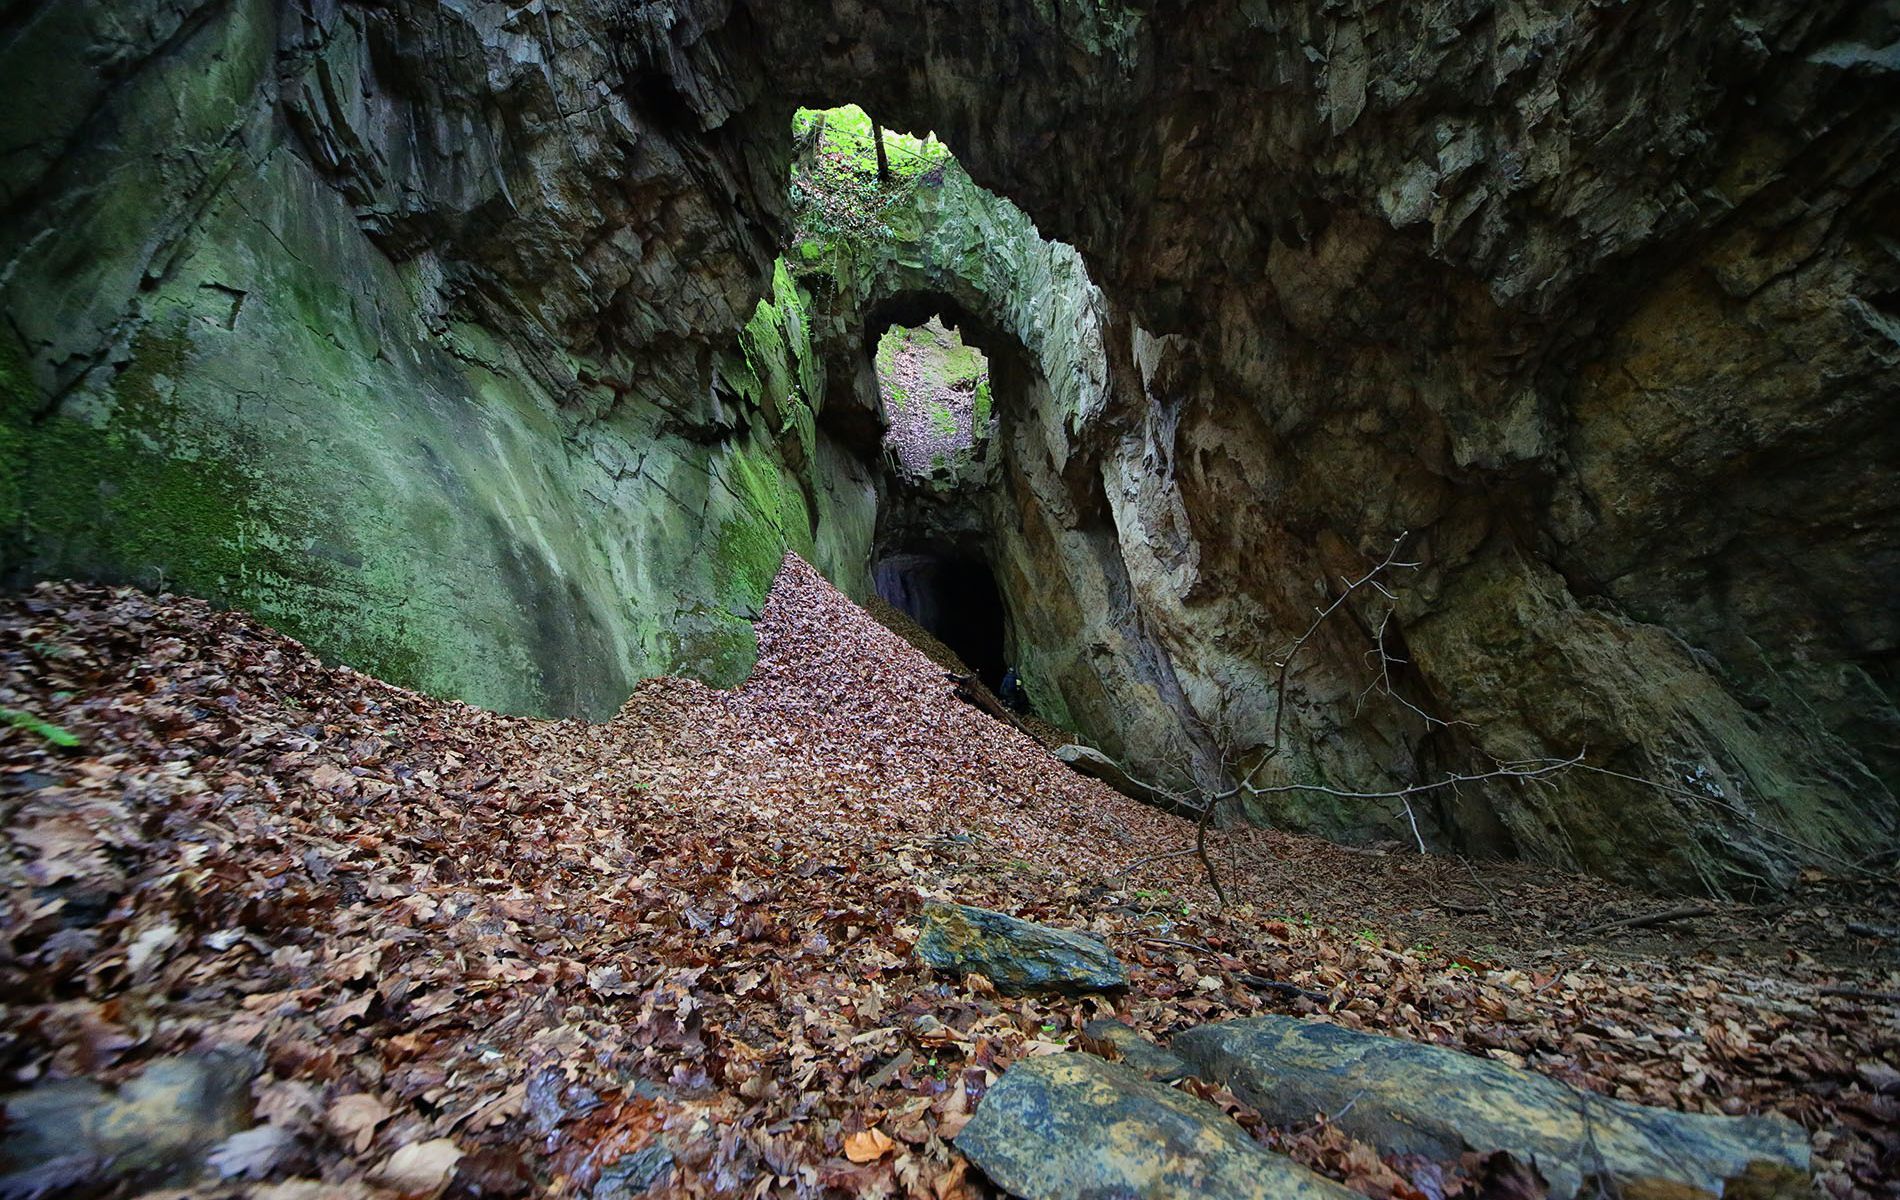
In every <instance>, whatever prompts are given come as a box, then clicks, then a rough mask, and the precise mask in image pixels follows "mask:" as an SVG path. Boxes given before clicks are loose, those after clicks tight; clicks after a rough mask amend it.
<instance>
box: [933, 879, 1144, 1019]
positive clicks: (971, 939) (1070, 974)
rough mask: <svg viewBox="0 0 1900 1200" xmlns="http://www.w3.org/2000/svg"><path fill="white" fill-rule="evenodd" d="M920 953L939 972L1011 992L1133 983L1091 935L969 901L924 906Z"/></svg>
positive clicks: (1101, 988) (1091, 989) (1107, 987)
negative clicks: (968, 977) (984, 980)
mask: <svg viewBox="0 0 1900 1200" xmlns="http://www.w3.org/2000/svg"><path fill="white" fill-rule="evenodd" d="M917 957H919V958H921V959H923V960H924V962H926V963H928V964H930V966H931V967H933V968H934V969H936V970H939V971H950V972H954V973H955V974H958V975H968V974H970V973H972V972H974V973H976V974H979V975H983V976H985V977H986V978H988V979H989V980H990V982H992V983H994V984H995V985H996V989H997V990H998V991H1000V992H1002V993H1004V994H1005V995H1011V996H1019V995H1024V994H1027V993H1031V992H1067V993H1080V992H1099V991H1107V990H1110V989H1113V988H1119V987H1126V986H1127V985H1128V972H1127V971H1126V970H1125V969H1124V968H1123V967H1122V964H1121V960H1119V959H1117V958H1116V957H1115V955H1114V953H1113V952H1112V951H1110V950H1109V948H1108V947H1107V946H1105V945H1103V944H1102V943H1101V942H1099V941H1097V940H1095V939H1094V938H1092V937H1088V936H1086V935H1084V934H1080V933H1073V932H1070V931H1069V930H1066V929H1051V928H1050V927H1049V926H1047V925H1038V924H1036V923H1035V922H1033V921H1025V920H1022V919H1021V918H1018V917H1012V916H1009V915H1008V914H1006V913H999V912H993V911H991V910H990V909H987V908H972V907H970V906H969V905H965V904H939V903H935V902H933V903H929V904H926V905H925V906H924V912H923V931H922V933H921V935H920V936H919V937H918V939H917Z"/></svg>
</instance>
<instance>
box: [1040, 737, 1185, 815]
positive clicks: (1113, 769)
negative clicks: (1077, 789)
mask: <svg viewBox="0 0 1900 1200" xmlns="http://www.w3.org/2000/svg"><path fill="white" fill-rule="evenodd" d="M1056 757H1057V758H1059V759H1061V760H1062V761H1063V763H1064V764H1065V765H1067V766H1068V768H1069V769H1070V770H1071V771H1074V772H1075V773H1076V774H1078V775H1087V776H1088V777H1089V778H1090V779H1099V780H1101V781H1102V782H1103V783H1106V784H1107V785H1108V786H1109V787H1112V788H1114V789H1115V790H1116V791H1118V792H1120V793H1121V794H1122V795H1124V796H1126V797H1128V798H1129V799H1130V800H1139V801H1141V802H1142V803H1143V804H1152V805H1154V806H1155V807H1156V808H1168V809H1172V808H1174V807H1176V806H1175V803H1174V801H1173V800H1172V799H1171V798H1170V797H1169V796H1168V795H1167V794H1166V793H1164V792H1162V791H1160V790H1158V789H1156V788H1152V787H1149V786H1148V785H1147V784H1145V783H1143V782H1141V781H1140V780H1139V779H1136V778H1135V777H1134V776H1132V775H1130V774H1129V773H1128V772H1126V771H1124V770H1122V767H1121V764H1120V763H1118V762H1116V761H1115V760H1114V759H1112V758H1110V757H1109V756H1108V755H1106V754H1103V753H1102V752H1101V751H1100V750H1097V749H1095V748H1094V747H1093V746H1082V745H1078V744H1075V743H1070V744H1069V745H1067V746H1058V747H1056Z"/></svg>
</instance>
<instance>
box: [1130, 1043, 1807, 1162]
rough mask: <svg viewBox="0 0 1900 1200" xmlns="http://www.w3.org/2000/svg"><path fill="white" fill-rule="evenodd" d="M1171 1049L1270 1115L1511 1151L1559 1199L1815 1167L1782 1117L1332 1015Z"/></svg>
mask: <svg viewBox="0 0 1900 1200" xmlns="http://www.w3.org/2000/svg"><path fill="white" fill-rule="evenodd" d="M1168 1048H1169V1049H1170V1050H1172V1051H1173V1052H1174V1053H1176V1054H1178V1055H1180V1056H1181V1057H1182V1058H1184V1059H1186V1060H1187V1061H1188V1062H1190V1063H1192V1064H1193V1065H1194V1067H1195V1068H1196V1073H1197V1074H1199V1075H1200V1076H1201V1077H1202V1078H1204V1079H1209V1080H1213V1081H1215V1082H1218V1083H1223V1084H1226V1085H1227V1086H1228V1087H1230V1088H1232V1089H1233V1090H1234V1094H1235V1095H1237V1096H1239V1097H1241V1098H1242V1099H1243V1100H1245V1101H1247V1103H1249V1104H1251V1105H1253V1106H1254V1107H1255V1108H1257V1109H1259V1110H1260V1112H1261V1115H1262V1116H1264V1117H1266V1119H1267V1120H1268V1121H1271V1122H1273V1123H1275V1124H1281V1125H1295V1124H1299V1123H1301V1122H1304V1121H1309V1120H1311V1119H1312V1117H1313V1115H1314V1114H1315V1113H1326V1114H1329V1115H1330V1119H1331V1120H1332V1121H1333V1122H1334V1123H1335V1124H1337V1125H1338V1126H1339V1128H1340V1129H1342V1130H1344V1131H1345V1132H1347V1133H1349V1134H1351V1135H1352V1136H1353V1137H1356V1138H1359V1139H1360V1140H1362V1141H1366V1142H1369V1143H1371V1144H1372V1145H1374V1146H1376V1147H1378V1148H1379V1150H1380V1151H1381V1152H1382V1153H1387V1154H1422V1155H1425V1156H1426V1157H1428V1158H1436V1159H1449V1158H1455V1157H1457V1156H1458V1155H1459V1154H1461V1153H1463V1152H1464V1151H1466V1150H1477V1151H1481V1152H1489V1151H1493V1150H1506V1151H1509V1152H1510V1153H1511V1154H1512V1155H1513V1156H1515V1157H1516V1158H1518V1159H1519V1160H1521V1161H1525V1162H1531V1163H1534V1164H1535V1166H1536V1167H1537V1169H1538V1171H1539V1172H1540V1173H1542V1174H1543V1176H1544V1178H1545V1179H1546V1180H1548V1181H1549V1183H1550V1186H1551V1195H1552V1196H1555V1197H1559V1198H1560V1200H1566V1198H1568V1197H1570V1196H1572V1195H1575V1194H1576V1192H1577V1190H1578V1187H1579V1186H1580V1185H1581V1183H1582V1182H1583V1180H1584V1179H1586V1178H1589V1177H1593V1176H1594V1177H1598V1178H1601V1179H1603V1180H1604V1181H1605V1182H1606V1184H1608V1183H1614V1182H1616V1181H1630V1180H1663V1181H1669V1182H1673V1183H1677V1184H1684V1185H1687V1186H1689V1187H1692V1188H1698V1189H1700V1190H1702V1191H1703V1192H1707V1193H1710V1194H1712V1195H1718V1196H1719V1195H1721V1194H1723V1186H1722V1185H1723V1181H1724V1180H1727V1179H1730V1178H1733V1177H1736V1176H1739V1175H1741V1174H1742V1173H1743V1172H1744V1171H1745V1170H1747V1168H1748V1167H1749V1166H1750V1164H1752V1163H1757V1162H1765V1163H1768V1164H1771V1165H1775V1166H1783V1167H1788V1168H1793V1169H1795V1170H1800V1171H1805V1170H1806V1169H1807V1165H1808V1137H1807V1133H1806V1132H1805V1131H1804V1130H1802V1129H1801V1127H1800V1126H1798V1125H1796V1124H1794V1123H1793V1122H1792V1121H1789V1120H1787V1119H1786V1118H1783V1117H1777V1116H1764V1117H1712V1116H1704V1115H1702V1114H1700V1113H1679V1112H1671V1111H1668V1110H1666V1109H1659V1108H1648V1107H1644V1106H1642V1105H1638V1104H1631V1103H1629V1102H1627V1101H1623V1100H1615V1099H1612V1098H1610V1097H1607V1096H1599V1095H1596V1094H1594V1093H1590V1092H1585V1091H1582V1090H1579V1089H1577V1088H1573V1087H1569V1086H1567V1085H1565V1084H1562V1083H1558V1082H1557V1081H1556V1080H1554V1079H1550V1078H1548V1077H1547V1076H1543V1075H1538V1074H1536V1073H1534V1072H1531V1071H1524V1070H1519V1069H1517V1068H1515V1067H1510V1066H1506V1065H1505V1064H1503V1063H1500V1062H1495V1061H1493V1060H1491V1059H1485V1058H1477V1057H1474V1056H1472V1055H1469V1054H1461V1053H1459V1052H1457V1051H1455V1050H1450V1049H1447V1048H1445V1047H1442V1046H1427V1045H1422V1044H1420V1043H1418V1042H1410V1041H1406V1040H1404V1039H1401V1038H1390V1037H1379V1036H1376V1035H1373V1034H1365V1033H1355V1032H1353V1031H1352V1030H1349V1029H1342V1028H1340V1027H1339V1026H1337V1025H1330V1024H1326V1023H1325V1022H1321V1021H1302V1020H1296V1019H1294V1018H1291V1017H1250V1018H1245V1019H1242V1020H1236V1021H1223V1022H1220V1023H1217V1024H1213V1025H1202V1026H1199V1027H1197V1028H1194V1029H1189V1030H1186V1031H1184V1032H1182V1033H1179V1034H1176V1035H1175V1037H1174V1038H1173V1039H1172V1040H1171V1041H1170V1042H1169V1043H1168Z"/></svg>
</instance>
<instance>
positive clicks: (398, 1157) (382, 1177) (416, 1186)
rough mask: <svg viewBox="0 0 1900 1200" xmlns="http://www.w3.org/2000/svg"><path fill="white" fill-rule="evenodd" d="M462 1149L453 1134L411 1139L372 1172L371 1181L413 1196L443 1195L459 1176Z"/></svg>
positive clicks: (418, 1199) (416, 1198) (414, 1198)
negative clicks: (431, 1139)
mask: <svg viewBox="0 0 1900 1200" xmlns="http://www.w3.org/2000/svg"><path fill="white" fill-rule="evenodd" d="M461 1160H462V1149H461V1147H460V1146H457V1145H456V1144H455V1139H453V1138H436V1139H434V1140H433V1141H427V1142H411V1143H410V1144H409V1145H407V1146H404V1147H403V1148H402V1149H400V1150H398V1151H396V1152H395V1153H394V1154H392V1155H390V1156H389V1157H388V1158H387V1159H385V1160H384V1161H383V1164H382V1166H380V1167H377V1168H376V1170H375V1171H373V1172H371V1173H370V1182H371V1183H375V1184H379V1185H381V1186H382V1187H386V1188H388V1189H390V1190H391V1191H393V1192H400V1193H401V1194H402V1195H404V1196H406V1197H410V1198H411V1200H424V1198H427V1197H431V1196H437V1195H440V1194H441V1193H442V1191H443V1189H445V1188H447V1187H448V1186H449V1180H451V1179H453V1178H454V1177H455V1164H456V1163H458V1162H460V1161H461Z"/></svg>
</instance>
